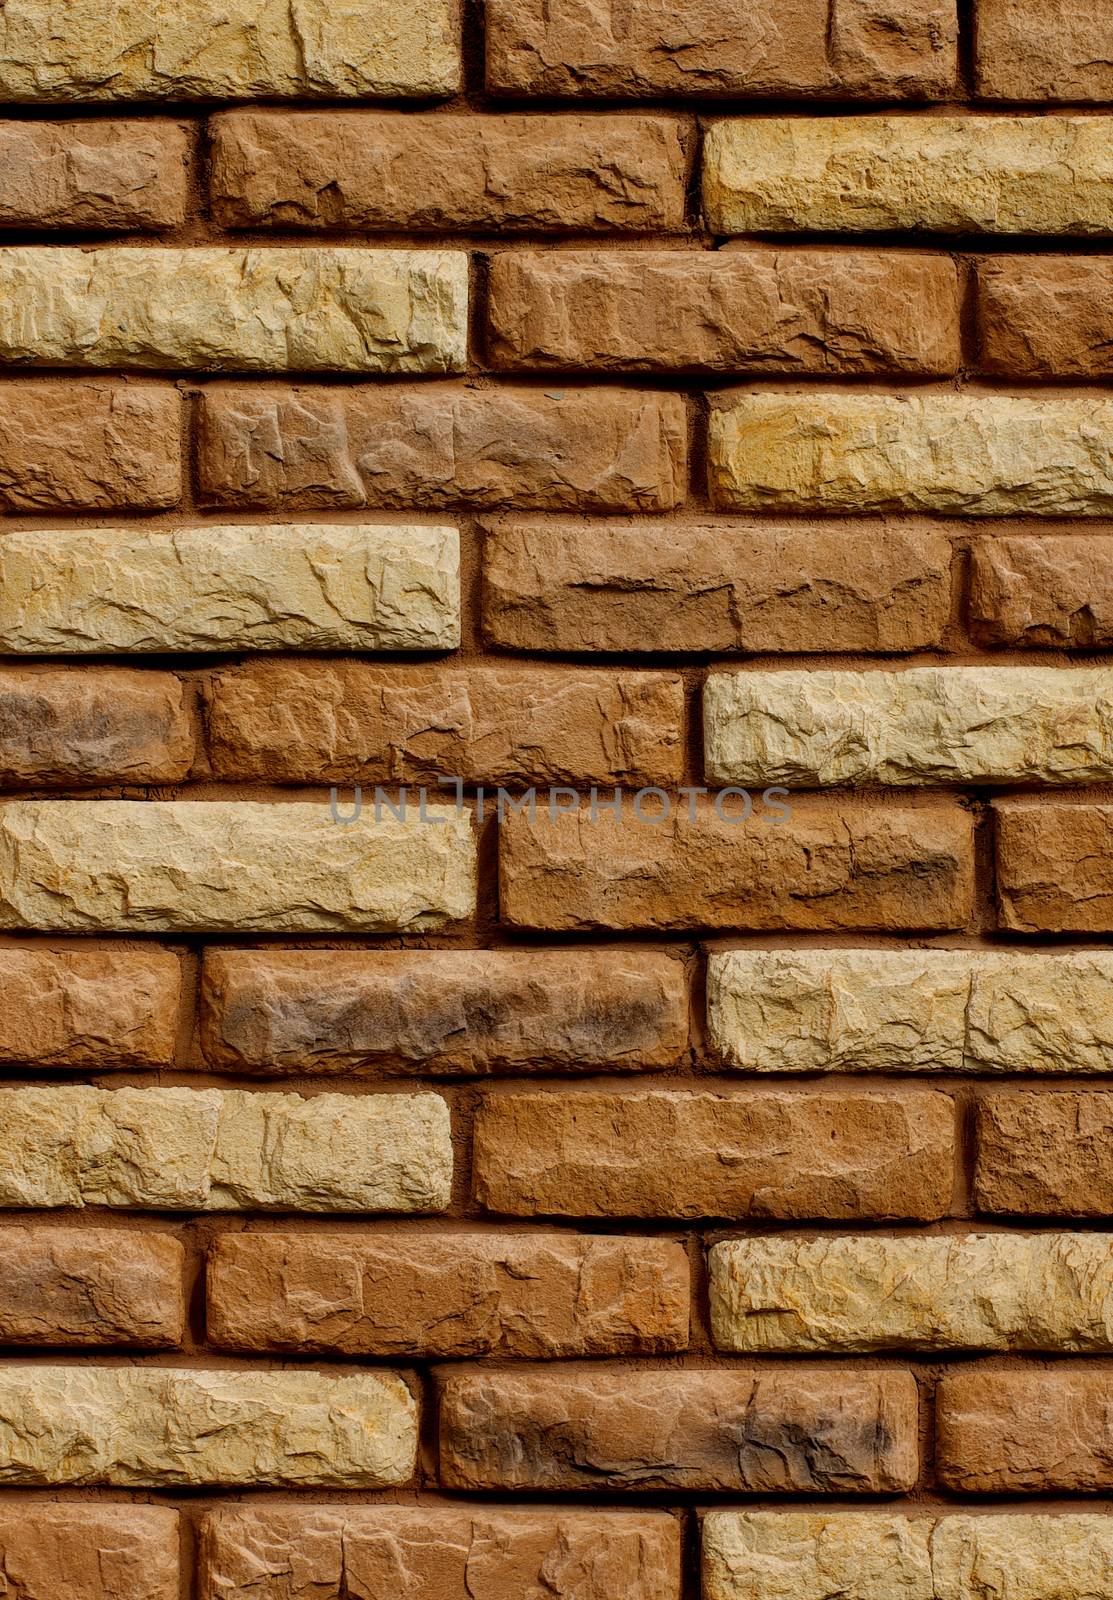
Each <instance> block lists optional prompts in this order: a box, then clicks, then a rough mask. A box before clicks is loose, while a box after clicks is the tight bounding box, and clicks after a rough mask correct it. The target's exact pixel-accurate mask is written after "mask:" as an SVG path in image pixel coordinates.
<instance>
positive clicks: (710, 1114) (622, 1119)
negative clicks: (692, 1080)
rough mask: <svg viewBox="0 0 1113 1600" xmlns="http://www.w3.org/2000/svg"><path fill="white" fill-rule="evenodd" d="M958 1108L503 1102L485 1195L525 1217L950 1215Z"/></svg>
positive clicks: (626, 1100)
mask: <svg viewBox="0 0 1113 1600" xmlns="http://www.w3.org/2000/svg"><path fill="white" fill-rule="evenodd" d="M954 1121H955V1108H954V1102H953V1101H952V1100H951V1099H950V1097H949V1096H948V1095H944V1094H937V1093H935V1092H934V1091H931V1090H926V1089H908V1090H903V1091H901V1092H899V1093H897V1092H893V1091H892V1090H886V1091H863V1090H854V1091H850V1090H838V1091H833V1090H828V1091H825V1092H822V1093H812V1094H785V1093H777V1092H775V1091H753V1092H751V1093H748V1094H731V1095H718V1094H693V1093H690V1092H681V1093H678V1092H675V1091H669V1090H663V1089H645V1090H643V1089H638V1090H631V1091H628V1092H626V1093H604V1092H599V1091H590V1092H585V1093H582V1094H572V1093H566V1094H563V1095H558V1094H552V1093H549V1094H543V1093H529V1094H492V1095H488V1096H487V1098H486V1099H485V1100H484V1102H483V1104H482V1105H481V1107H480V1109H479V1112H478V1114H477V1118H476V1125H475V1195H476V1199H477V1200H478V1201H479V1203H480V1205H482V1206H484V1207H485V1208H486V1209H487V1210H488V1211H494V1212H503V1213H506V1214H508V1215H511V1216H533V1215H546V1214H548V1215H553V1216H572V1217H577V1216H578V1217H592V1216H598V1217H624V1216H625V1217H705V1216H706V1217H786V1218H789V1217H792V1218H808V1217H821V1218H838V1217H842V1218H867V1217H868V1218H872V1217H893V1218H898V1217H909V1218H912V1217H915V1218H922V1219H925V1220H928V1219H931V1218H934V1217H939V1216H942V1215H943V1214H944V1213H945V1212H946V1211H947V1210H948V1208H949V1205H950V1198H951V1186H952V1179H953V1167H954V1149H955V1130H954Z"/></svg>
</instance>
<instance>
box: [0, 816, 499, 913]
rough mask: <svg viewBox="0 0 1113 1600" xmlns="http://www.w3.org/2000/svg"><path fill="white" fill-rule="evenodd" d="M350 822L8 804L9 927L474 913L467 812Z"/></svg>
mask: <svg viewBox="0 0 1113 1600" xmlns="http://www.w3.org/2000/svg"><path fill="white" fill-rule="evenodd" d="M426 817H427V819H428V820H427V821H426V822H424V823H423V822H422V821H421V820H420V818H419V816H418V815H417V813H416V810H415V808H414V807H412V806H411V807H410V808H409V809H408V811H407V815H406V817H405V818H404V819H402V820H398V819H396V818H395V817H393V816H392V815H391V814H390V811H389V809H387V808H385V807H384V808H383V809H382V813H381V816H380V818H379V819H378V820H376V818H375V813H374V808H373V807H372V806H370V805H369V806H368V807H367V808H366V809H365V810H364V812H363V814H362V816H361V817H360V818H359V819H357V820H356V821H354V822H352V823H348V824H346V825H340V824H337V823H335V822H334V821H333V820H332V817H331V815H330V811H329V806H328V804H327V802H325V801H314V802H312V803H309V802H305V803H299V804H274V803H273V802H268V801H247V800H231V801H204V800H196V801H194V800H182V801H155V800H138V801H129V800H87V801H74V800H39V801H33V800H26V801H20V800H13V801H7V802H5V803H4V804H3V805H0V927H2V928H28V929H42V930H47V931H49V930H57V931H59V932H62V931H65V932H70V933H81V932H85V933H88V932H94V931H97V930H106V931H108V930H117V931H119V932H132V933H135V932H147V933H152V932H163V933H167V932H188V931H192V932H201V931H205V930H213V931H229V932H250V931H252V930H254V931H257V932H287V933H293V932H299V931H300V932H328V931H330V930H331V931H336V932H342V931H344V930H347V931H349V932H353V931H360V932H364V933H373V932H376V931H378V932H388V931H397V930H400V929H409V930H414V931H417V930H421V929H424V928H439V927H442V926H443V925H444V924H445V923H446V922H451V921H454V920H457V919H459V918H461V917H467V916H470V915H471V913H472V912H473V910H474V909H475V840H474V837H473V834H472V828H471V819H470V816H469V815H468V814H467V813H466V812H464V813H462V814H461V815H459V816H457V815H456V813H455V811H454V810H453V809H452V808H450V807H447V808H446V807H443V806H441V807H437V806H430V807H429V808H428V810H427V812H426Z"/></svg>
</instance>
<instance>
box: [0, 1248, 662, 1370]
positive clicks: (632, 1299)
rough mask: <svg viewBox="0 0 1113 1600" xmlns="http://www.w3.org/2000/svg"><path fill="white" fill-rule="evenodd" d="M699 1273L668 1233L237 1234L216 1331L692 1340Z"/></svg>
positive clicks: (210, 1277) (414, 1349) (438, 1343)
mask: <svg viewBox="0 0 1113 1600" xmlns="http://www.w3.org/2000/svg"><path fill="white" fill-rule="evenodd" d="M3 1237H4V1235H3V1232H2V1231H0V1241H2V1240H3ZM0 1249H2V1244H0ZM688 1280H689V1265H688V1257H687V1255H686V1254H685V1251H684V1248H683V1246H682V1245H680V1244H673V1243H671V1242H670V1241H668V1240H665V1239H615V1238H596V1237H593V1236H584V1237H576V1236H575V1235H570V1234H552V1235H548V1234H544V1235H543V1234H511V1235H507V1236H501V1237H500V1236H497V1235H491V1234H487V1233H451V1234H447V1233H446V1234H429V1233H423V1234H422V1235H421V1236H420V1238H418V1237H417V1236H415V1235H414V1234H412V1233H399V1234H397V1235H395V1236H393V1237H392V1236H391V1235H389V1234H377V1235H376V1236H375V1237H374V1238H366V1239H357V1238H354V1237H352V1236H351V1235H349V1234H335V1235H321V1234H274V1233H240V1234H225V1235H224V1236H223V1237H222V1238H220V1239H218V1240H217V1241H216V1243H215V1244H214V1246H213V1247H212V1249H211V1250H210V1252H209V1260H208V1267H207V1287H208V1334H209V1338H210V1339H211V1340H212V1341H213V1342H214V1343H215V1344H218V1345H221V1346H223V1347H224V1348H225V1349H232V1350H276V1351H282V1350H290V1351H300V1352H306V1351H313V1352H317V1351H323V1352H326V1353H329V1352H340V1353H341V1354H344V1355H374V1356H399V1357H404V1358H407V1359H413V1358H414V1357H423V1356H478V1355H494V1356H527V1357H533V1358H536V1359H538V1360H549V1359H552V1358H554V1357H557V1356H600V1355H602V1356H606V1355H624V1354H639V1353H641V1354H646V1353H653V1352H659V1351H668V1350H683V1349H684V1348H685V1347H686V1346H687V1343H688ZM0 1320H2V1291H0Z"/></svg>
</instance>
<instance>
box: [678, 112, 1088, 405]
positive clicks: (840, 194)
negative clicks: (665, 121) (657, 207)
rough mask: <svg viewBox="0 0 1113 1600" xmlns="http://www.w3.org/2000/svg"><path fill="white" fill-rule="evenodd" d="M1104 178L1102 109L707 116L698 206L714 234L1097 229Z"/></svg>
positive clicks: (1060, 232) (1062, 231)
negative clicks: (710, 119)
mask: <svg viewBox="0 0 1113 1600" xmlns="http://www.w3.org/2000/svg"><path fill="white" fill-rule="evenodd" d="M1111 177H1113V146H1111V144H1110V139H1109V125H1108V121H1107V119H1105V118H1102V117H1079V116H1073V117H1070V116H1050V117H1008V116H994V117H976V118H975V117H970V116H956V117H931V118H924V117H783V118H773V117H761V118H752V119H750V120H748V121H743V120H741V119H736V120H733V121H724V122H717V123H714V124H712V126H711V128H710V129H709V131H708V135H707V140H706V143H705V145H704V162H703V205H704V214H705V216H706V219H707V225H708V227H709V228H710V229H711V231H712V232H713V233H717V234H731V233H744V234H752V233H796V232H800V231H803V230H807V231H809V232H822V233H860V232H873V231H875V230H879V229H886V230H898V229H899V230H900V231H901V232H903V233H910V232H927V233H960V234H969V233H988V234H996V233H1018V234H1025V233H1027V234H1048V235H1052V236H1060V235H1066V236H1070V235H1079V234H1081V235H1095V236H1102V235H1108V234H1109V233H1111V232H1113V189H1111V187H1110V178H1111ZM978 398H979V399H984V398H985V397H984V396H979V397H978Z"/></svg>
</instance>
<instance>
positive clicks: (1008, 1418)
mask: <svg viewBox="0 0 1113 1600" xmlns="http://www.w3.org/2000/svg"><path fill="white" fill-rule="evenodd" d="M1111 1402H1113V1387H1111V1383H1110V1377H1109V1374H1108V1373H1107V1372H1094V1371H1081V1372H1080V1371H1077V1370H1076V1371H1072V1370H1070V1369H1069V1368H1066V1369H1064V1368H1061V1367H1060V1368H1055V1367H1041V1368H1039V1369H1038V1370H1032V1369H1029V1370H1016V1371H1002V1370H1000V1369H998V1370H995V1371H979V1369H978V1368H977V1367H974V1368H972V1369H970V1370H969V1371H967V1372H960V1373H956V1374H952V1375H949V1376H947V1377H945V1378H944V1379H943V1381H942V1382H941V1383H940V1385H939V1388H938V1389H937V1390H936V1463H937V1470H938V1473H939V1477H940V1480H941V1482H942V1483H943V1485H944V1487H945V1488H947V1489H953V1490H956V1491H957V1492H959V1493H961V1494H999V1493H1000V1494H1043V1493H1047V1492H1048V1491H1051V1490H1056V1489H1059V1490H1065V1491H1069V1492H1076V1491H1081V1492H1090V1491H1102V1492H1105V1493H1108V1491H1109V1489H1110V1488H1111V1487H1113V1464H1111V1462H1110V1455H1109V1410H1110V1404H1111ZM975 1592H976V1591H975ZM1038 1592H1039V1594H1040V1595H1041V1596H1042V1594H1043V1586H1042V1584H1041V1585H1040V1588H1039V1591H1038ZM1083 1592H1085V1591H1083ZM1064 1600H1068V1597H1067V1596H1064Z"/></svg>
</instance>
